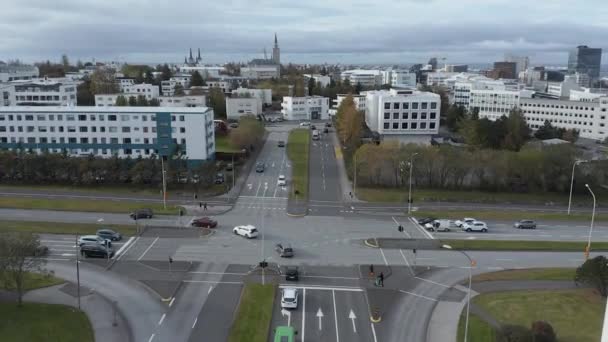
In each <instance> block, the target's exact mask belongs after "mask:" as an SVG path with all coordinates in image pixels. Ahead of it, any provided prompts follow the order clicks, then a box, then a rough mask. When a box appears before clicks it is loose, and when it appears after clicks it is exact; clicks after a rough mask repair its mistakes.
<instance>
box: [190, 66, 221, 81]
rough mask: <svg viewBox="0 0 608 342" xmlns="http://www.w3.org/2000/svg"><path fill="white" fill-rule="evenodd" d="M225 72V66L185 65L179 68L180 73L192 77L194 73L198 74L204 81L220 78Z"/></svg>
mask: <svg viewBox="0 0 608 342" xmlns="http://www.w3.org/2000/svg"><path fill="white" fill-rule="evenodd" d="M224 71H226V69H225V68H224V67H223V66H205V65H197V66H188V65H184V66H181V67H179V72H180V73H183V74H190V75H192V74H193V73H194V72H198V73H199V74H200V75H201V76H202V77H203V79H209V78H220V77H222V73H223V72H224Z"/></svg>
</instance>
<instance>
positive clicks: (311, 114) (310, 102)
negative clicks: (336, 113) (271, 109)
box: [281, 96, 329, 120]
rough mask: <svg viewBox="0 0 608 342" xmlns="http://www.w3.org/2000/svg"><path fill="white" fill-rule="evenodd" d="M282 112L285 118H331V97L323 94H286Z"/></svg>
mask: <svg viewBox="0 0 608 342" xmlns="http://www.w3.org/2000/svg"><path fill="white" fill-rule="evenodd" d="M281 107H282V109H281V113H282V114H283V118H284V119H285V120H327V119H329V112H328V110H329V98H328V97H322V96H305V97H293V96H284V97H283V102H282V103H281Z"/></svg>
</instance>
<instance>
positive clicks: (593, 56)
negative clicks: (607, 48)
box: [568, 45, 602, 86]
mask: <svg viewBox="0 0 608 342" xmlns="http://www.w3.org/2000/svg"><path fill="white" fill-rule="evenodd" d="M601 63H602V49H598V48H590V47H588V46H587V45H580V46H577V47H576V48H575V49H572V50H571V51H570V53H569V56H568V73H570V74H574V73H577V72H578V73H581V74H586V75H588V76H589V80H590V81H591V82H594V81H597V80H598V79H599V77H600V65H601ZM582 85H583V86H588V85H589V84H582Z"/></svg>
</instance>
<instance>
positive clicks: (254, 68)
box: [241, 65, 281, 80]
mask: <svg viewBox="0 0 608 342" xmlns="http://www.w3.org/2000/svg"><path fill="white" fill-rule="evenodd" d="M280 75H281V66H280V65H250V66H246V67H241V76H243V77H245V78H248V79H252V80H265V79H271V78H278V77H279V76H280Z"/></svg>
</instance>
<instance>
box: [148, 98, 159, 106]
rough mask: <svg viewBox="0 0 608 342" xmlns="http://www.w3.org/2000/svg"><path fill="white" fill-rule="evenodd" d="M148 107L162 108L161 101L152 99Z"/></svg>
mask: <svg viewBox="0 0 608 342" xmlns="http://www.w3.org/2000/svg"><path fill="white" fill-rule="evenodd" d="M148 106H150V107H158V106H160V101H158V99H155V98H153V99H151V100H150V102H148Z"/></svg>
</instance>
